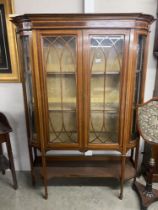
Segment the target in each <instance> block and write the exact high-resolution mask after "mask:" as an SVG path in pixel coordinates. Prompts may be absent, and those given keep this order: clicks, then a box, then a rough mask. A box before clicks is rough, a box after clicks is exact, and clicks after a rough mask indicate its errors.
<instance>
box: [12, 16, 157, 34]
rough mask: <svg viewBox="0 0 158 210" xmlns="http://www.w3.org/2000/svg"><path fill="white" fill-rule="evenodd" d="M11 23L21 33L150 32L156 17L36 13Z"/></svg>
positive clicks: (17, 17)
mask: <svg viewBox="0 0 158 210" xmlns="http://www.w3.org/2000/svg"><path fill="white" fill-rule="evenodd" d="M11 21H12V22H13V23H15V24H16V25H17V26H18V30H19V31H25V30H32V29H51V28H52V29H59V28H65V29H66V28H73V29H74V28H75V29H76V28H79V29H86V28H100V29H101V28H127V29H131V28H134V29H145V30H149V25H150V24H151V23H152V22H153V21H154V17H153V16H152V15H148V14H143V13H106V14H103V13H95V14H92V13H91V14H88V13H87V14H84V13H83V14H79V13H78V14H49V13H47V14H44V13H43V14H37V13H36V14H24V15H19V16H14V17H12V18H11ZM23 23H24V24H23Z"/></svg>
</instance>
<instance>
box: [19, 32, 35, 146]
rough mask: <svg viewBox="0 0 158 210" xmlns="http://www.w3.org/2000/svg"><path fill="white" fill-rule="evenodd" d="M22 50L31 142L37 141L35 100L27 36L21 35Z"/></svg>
mask: <svg viewBox="0 0 158 210" xmlns="http://www.w3.org/2000/svg"><path fill="white" fill-rule="evenodd" d="M22 50H23V71H24V72H23V77H24V89H25V93H26V103H27V115H28V116H27V120H28V124H29V126H28V127H29V130H28V132H29V138H30V139H31V141H32V142H36V141H37V133H36V132H37V131H36V123H35V104H34V103H35V101H34V96H33V84H32V71H31V66H30V52H29V37H28V36H24V37H22Z"/></svg>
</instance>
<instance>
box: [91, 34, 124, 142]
mask: <svg viewBox="0 0 158 210" xmlns="http://www.w3.org/2000/svg"><path fill="white" fill-rule="evenodd" d="M90 44H91V50H90V66H91V86H90V88H91V90H90V109H91V113H90V133H89V143H94V144H96V143H100V144H101V143H104V144H105V143H117V142H118V131H119V104H120V71H121V69H122V58H123V46H124V36H121V35H98V36H97V35H95V36H91V39H90Z"/></svg>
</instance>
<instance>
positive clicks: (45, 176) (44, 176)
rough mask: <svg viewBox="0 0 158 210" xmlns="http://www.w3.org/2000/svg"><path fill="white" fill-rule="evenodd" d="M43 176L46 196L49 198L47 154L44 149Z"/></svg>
mask: <svg viewBox="0 0 158 210" xmlns="http://www.w3.org/2000/svg"><path fill="white" fill-rule="evenodd" d="M42 178H43V184H44V196H43V197H44V198H45V199H46V200H47V199H48V187H47V166H46V154H45V151H44V150H43V151H42Z"/></svg>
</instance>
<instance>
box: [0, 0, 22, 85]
mask: <svg viewBox="0 0 158 210" xmlns="http://www.w3.org/2000/svg"><path fill="white" fill-rule="evenodd" d="M12 6H13V5H12V0H0V82H19V81H20V74H19V61H18V52H17V45H16V35H15V30H14V26H13V24H12V23H11V21H10V20H9V15H11V14H12V13H13V9H12Z"/></svg>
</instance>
